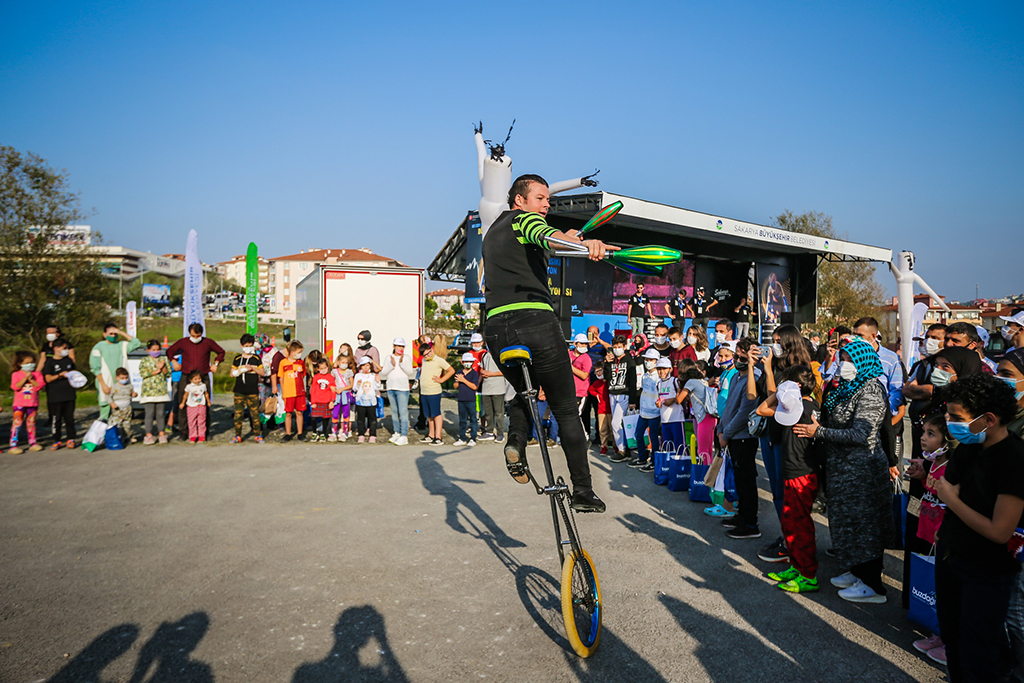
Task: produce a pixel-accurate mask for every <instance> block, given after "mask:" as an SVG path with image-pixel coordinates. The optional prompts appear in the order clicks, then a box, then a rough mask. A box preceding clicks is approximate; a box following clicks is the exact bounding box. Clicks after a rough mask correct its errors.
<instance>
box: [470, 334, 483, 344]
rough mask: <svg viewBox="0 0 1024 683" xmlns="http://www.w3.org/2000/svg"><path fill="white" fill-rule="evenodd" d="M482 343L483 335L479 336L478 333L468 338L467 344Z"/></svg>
mask: <svg viewBox="0 0 1024 683" xmlns="http://www.w3.org/2000/svg"><path fill="white" fill-rule="evenodd" d="M483 341H484V335H482V334H480V333H479V332H474V333H473V334H472V335H471V336H470V337H469V343H470V344H476V343H477V342H480V343H483Z"/></svg>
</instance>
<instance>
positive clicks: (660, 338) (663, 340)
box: [651, 323, 672, 358]
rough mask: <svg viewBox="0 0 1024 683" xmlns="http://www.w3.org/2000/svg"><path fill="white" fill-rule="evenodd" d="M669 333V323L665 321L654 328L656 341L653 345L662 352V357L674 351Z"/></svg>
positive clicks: (666, 356)
mask: <svg viewBox="0 0 1024 683" xmlns="http://www.w3.org/2000/svg"><path fill="white" fill-rule="evenodd" d="M669 334H670V333H669V329H668V325H666V324H664V323H661V324H659V325H658V326H657V327H655V328H654V341H653V343H652V344H651V346H652V347H654V349H656V350H657V352H658V353H660V354H661V357H662V358H668V357H669V354H670V353H671V352H672V346H671V344H669Z"/></svg>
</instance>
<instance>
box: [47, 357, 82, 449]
mask: <svg viewBox="0 0 1024 683" xmlns="http://www.w3.org/2000/svg"><path fill="white" fill-rule="evenodd" d="M68 346H69V344H68V341H67V340H66V339H63V338H57V339H55V340H54V341H53V347H52V353H53V356H52V357H50V358H47V359H46V362H45V363H43V379H44V380H46V410H47V412H48V413H49V414H50V432H51V433H52V434H53V439H54V441H53V445H52V446H50V450H51V451H55V450H57V449H58V448H60V447H61V438H62V431H63V429H62V428H66V429H67V430H68V443H67V446H68V448H74V447H75V441H76V440H77V439H78V436H77V434H76V433H75V399H76V397H77V395H78V392H77V391H76V390H75V388H74V387H73V386H71V383H70V382H69V381H68V373H69V372H71V371H72V370H74V369H75V361H73V360H71V356H70V353H69V349H68Z"/></svg>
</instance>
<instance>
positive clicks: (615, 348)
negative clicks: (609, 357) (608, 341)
mask: <svg viewBox="0 0 1024 683" xmlns="http://www.w3.org/2000/svg"><path fill="white" fill-rule="evenodd" d="M612 353H613V354H615V357H616V358H621V357H622V355H623V354H624V353H626V349H623V348H620V347H618V346H613V347H612Z"/></svg>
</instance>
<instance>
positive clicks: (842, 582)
mask: <svg viewBox="0 0 1024 683" xmlns="http://www.w3.org/2000/svg"><path fill="white" fill-rule="evenodd" d="M829 581H831V582H832V585H833V586H835V587H836V588H849V587H850V586H852V585H853V584H855V583H857V582H858V581H860V579H858V578H857V577H856V576H854V575H853V574H851V573H850V572H846V573H845V574H840V575H839V576H833V577H832V578H831V579H829Z"/></svg>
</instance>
